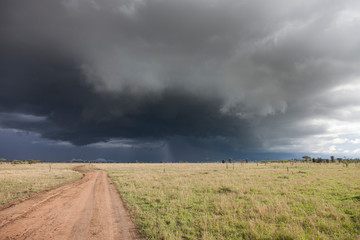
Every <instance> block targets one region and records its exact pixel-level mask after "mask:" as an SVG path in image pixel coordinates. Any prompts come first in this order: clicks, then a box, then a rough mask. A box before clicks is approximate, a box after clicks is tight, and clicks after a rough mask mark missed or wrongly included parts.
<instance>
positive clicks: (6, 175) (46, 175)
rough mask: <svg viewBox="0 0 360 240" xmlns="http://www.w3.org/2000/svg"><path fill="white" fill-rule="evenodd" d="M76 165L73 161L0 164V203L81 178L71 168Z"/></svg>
mask: <svg viewBox="0 0 360 240" xmlns="http://www.w3.org/2000/svg"><path fill="white" fill-rule="evenodd" d="M75 166H77V165H76V164H71V163H51V164H50V165H49V163H36V164H15V165H12V164H9V163H3V164H0V205H3V204H6V203H9V202H10V201H12V200H14V199H17V198H22V197H26V196H28V195H29V194H31V193H33V192H38V191H40V190H43V189H45V188H51V187H54V186H56V185H60V184H62V183H65V182H69V181H71V180H74V179H77V178H80V177H81V176H82V175H81V174H80V173H78V172H75V171H72V170H71V169H72V168H73V167H75ZM50 167H51V169H50Z"/></svg>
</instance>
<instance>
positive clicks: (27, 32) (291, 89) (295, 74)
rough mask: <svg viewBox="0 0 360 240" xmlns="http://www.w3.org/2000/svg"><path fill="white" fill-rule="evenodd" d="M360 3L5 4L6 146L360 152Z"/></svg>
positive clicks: (144, 152) (2, 87)
mask: <svg viewBox="0 0 360 240" xmlns="http://www.w3.org/2000/svg"><path fill="white" fill-rule="evenodd" d="M359 29H360V2H359V1H357V0H343V1H337V0H316V1H315V0H313V1H303V0H290V1H285V0H273V1H268V0H195V1H194V0H182V1H179V0H56V1H55V0H54V1H53V0H32V1H21V0H2V1H1V3H0V155H1V156H4V157H6V158H9V159H14V158H20V159H26V158H40V159H42V160H71V159H72V158H83V159H96V158H104V159H111V160H115V161H134V159H137V160H139V159H140V160H141V161H150V160H151V161H158V160H163V161H178V160H197V159H199V160H203V159H205V158H206V157H209V159H211V160H218V159H221V158H225V157H233V158H237V157H239V158H243V157H250V158H253V159H264V157H269V156H270V157H273V158H275V157H276V158H280V157H301V156H302V154H303V153H307V154H309V155H311V156H319V155H325V156H327V155H329V156H330V155H336V156H338V157H343V156H349V157H358V156H360V122H359V119H360V97H359V92H360V34H359V33H358V32H359Z"/></svg>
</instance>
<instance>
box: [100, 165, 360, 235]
mask: <svg viewBox="0 0 360 240" xmlns="http://www.w3.org/2000/svg"><path fill="white" fill-rule="evenodd" d="M96 166H97V167H98V168H101V169H105V170H106V171H108V173H109V175H110V177H111V178H112V179H113V181H114V182H115V184H116V186H117V189H118V190H119V192H120V194H121V195H122V198H123V200H124V201H125V203H126V205H127V207H128V208H129V210H130V212H131V214H132V216H133V217H134V219H135V222H136V224H137V226H138V227H139V230H140V233H141V234H142V235H143V236H144V238H146V239H358V238H359V235H360V164H350V165H349V166H348V167H345V166H343V165H342V164H335V163H332V164H321V165H320V164H313V163H296V164H290V163H284V164H282V163H271V164H269V163H268V164H267V165H265V164H260V163H259V164H257V163H247V164H246V163H244V164H240V163H235V164H234V165H232V164H229V166H228V168H226V164H221V163H210V164H208V163H204V164H201V163H199V164H185V163H181V164H96Z"/></svg>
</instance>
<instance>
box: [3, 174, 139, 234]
mask: <svg viewBox="0 0 360 240" xmlns="http://www.w3.org/2000/svg"><path fill="white" fill-rule="evenodd" d="M0 239H1V240H5V239H36V240H40V239H44V240H45V239H46V240H48V239H59V240H60V239H61V240H63V239H74V240H75V239H76V240H81V239H120V240H121V239H122V240H128V239H140V238H139V237H138V235H137V233H136V229H135V225H134V224H133V222H132V221H131V219H130V217H129V214H128V213H127V211H126V209H125V208H124V205H123V202H122V201H121V198H120V196H119V194H118V193H117V192H116V189H115V187H114V185H113V184H112V182H111V180H110V179H109V178H108V176H107V174H106V172H104V171H100V170H95V171H91V172H86V173H84V177H83V178H82V179H80V180H77V181H74V182H71V183H69V184H66V185H63V186H61V187H58V188H56V189H53V190H50V191H47V192H46V191H44V192H42V193H40V194H38V195H36V196H34V197H31V198H30V199H28V200H25V201H23V202H21V203H19V204H16V205H13V206H11V207H8V208H5V209H2V210H0Z"/></svg>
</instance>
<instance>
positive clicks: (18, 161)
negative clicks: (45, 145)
mask: <svg viewBox="0 0 360 240" xmlns="http://www.w3.org/2000/svg"><path fill="white" fill-rule="evenodd" d="M23 163H24V162H23V161H21V160H12V161H11V164H23Z"/></svg>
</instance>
